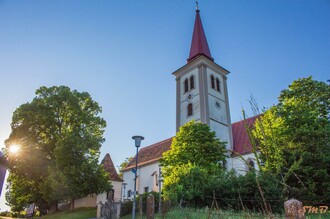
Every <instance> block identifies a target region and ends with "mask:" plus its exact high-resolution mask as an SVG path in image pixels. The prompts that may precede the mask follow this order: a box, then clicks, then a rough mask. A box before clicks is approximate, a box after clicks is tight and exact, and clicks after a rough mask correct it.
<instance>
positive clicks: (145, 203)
mask: <svg viewBox="0 0 330 219" xmlns="http://www.w3.org/2000/svg"><path fill="white" fill-rule="evenodd" d="M150 194H151V195H153V196H154V198H155V212H158V206H159V193H158V192H147V193H143V194H141V195H139V196H138V197H137V199H136V206H137V209H138V208H139V202H140V199H141V198H142V212H143V213H144V214H145V213H146V212H147V197H148V195H150Z"/></svg>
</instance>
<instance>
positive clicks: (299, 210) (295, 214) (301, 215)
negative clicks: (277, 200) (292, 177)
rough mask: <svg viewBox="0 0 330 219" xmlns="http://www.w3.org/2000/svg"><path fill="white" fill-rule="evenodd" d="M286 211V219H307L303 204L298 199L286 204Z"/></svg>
mask: <svg viewBox="0 0 330 219" xmlns="http://www.w3.org/2000/svg"><path fill="white" fill-rule="evenodd" d="M284 210H285V218H286V219H291V218H292V219H305V212H304V207H303V204H302V202H300V201H298V200H296V199H290V200H288V201H286V202H284Z"/></svg>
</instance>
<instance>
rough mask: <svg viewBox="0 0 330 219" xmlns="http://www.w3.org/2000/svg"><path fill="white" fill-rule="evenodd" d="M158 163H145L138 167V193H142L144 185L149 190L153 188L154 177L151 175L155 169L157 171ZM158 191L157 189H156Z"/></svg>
mask: <svg viewBox="0 0 330 219" xmlns="http://www.w3.org/2000/svg"><path fill="white" fill-rule="evenodd" d="M158 165H159V163H158V162H155V163H153V164H150V165H146V166H142V167H141V168H140V175H139V178H140V183H139V188H138V191H139V194H142V193H144V188H145V187H149V192H151V191H152V189H153V188H154V177H153V176H152V174H153V173H154V172H155V171H156V172H158V171H159V166H158ZM155 192H158V189H157V191H155Z"/></svg>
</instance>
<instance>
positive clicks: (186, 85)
mask: <svg viewBox="0 0 330 219" xmlns="http://www.w3.org/2000/svg"><path fill="white" fill-rule="evenodd" d="M188 90H189V83H188V79H186V80H184V92H188Z"/></svg>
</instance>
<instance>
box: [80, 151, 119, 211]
mask: <svg viewBox="0 0 330 219" xmlns="http://www.w3.org/2000/svg"><path fill="white" fill-rule="evenodd" d="M101 164H102V165H103V167H104V169H105V171H106V172H108V173H109V178H110V181H111V184H112V194H113V197H112V199H113V200H114V201H115V202H120V201H121V200H122V199H121V198H122V195H121V194H122V183H123V180H122V179H121V178H120V177H119V176H118V173H117V171H116V168H115V165H114V164H113V162H112V159H111V156H110V154H106V155H105V156H104V158H103V160H102V162H101ZM108 196H109V193H106V192H105V193H103V194H98V195H95V194H93V195H90V196H87V197H84V198H80V199H76V200H75V205H74V208H81V207H96V206H97V204H98V203H99V202H100V201H101V202H102V203H105V201H106V200H107V199H108V198H109V197H108Z"/></svg>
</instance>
